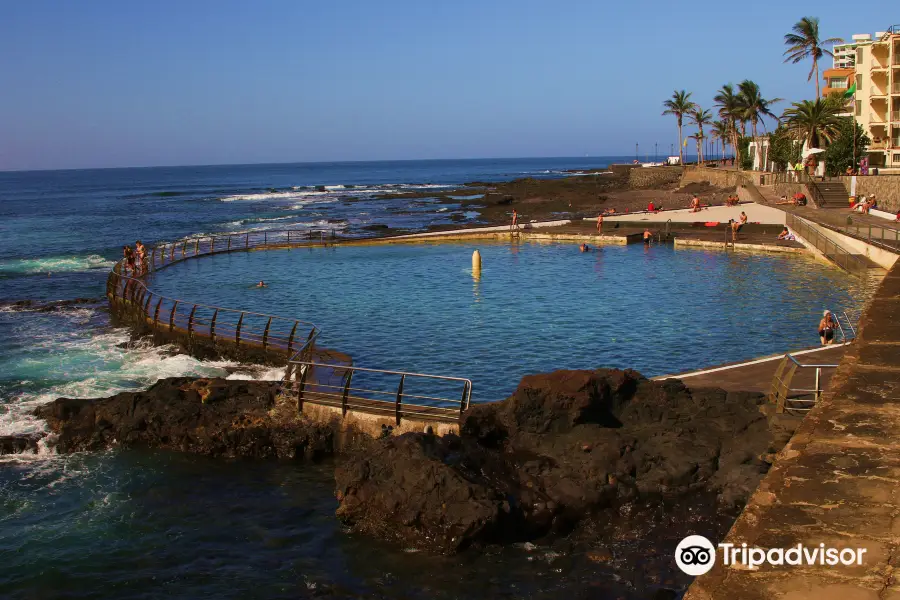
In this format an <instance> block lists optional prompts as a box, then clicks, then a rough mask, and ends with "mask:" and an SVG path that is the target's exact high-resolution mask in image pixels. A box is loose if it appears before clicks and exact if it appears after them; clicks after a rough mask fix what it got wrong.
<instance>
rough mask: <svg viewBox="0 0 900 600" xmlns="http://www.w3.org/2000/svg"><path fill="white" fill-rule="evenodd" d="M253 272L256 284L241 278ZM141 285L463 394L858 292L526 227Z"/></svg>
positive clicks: (722, 345) (163, 275) (735, 262)
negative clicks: (434, 378) (507, 234)
mask: <svg viewBox="0 0 900 600" xmlns="http://www.w3.org/2000/svg"><path fill="white" fill-rule="evenodd" d="M476 248H477V249H479V251H480V252H481V255H482V261H483V267H482V271H481V276H480V278H475V277H473V274H472V269H471V255H472V252H473V250H475V249H476ZM260 279H263V280H265V281H266V282H267V283H268V285H269V287H267V288H264V289H255V288H252V284H253V283H254V282H256V281H259V280H260ZM151 285H152V287H153V288H154V289H155V290H156V291H157V292H159V293H162V294H165V295H169V296H173V297H180V298H183V299H190V300H193V301H197V302H204V303H209V304H217V305H219V306H226V307H232V308H242V309H245V310H255V311H260V312H268V313H273V314H280V315H285V316H291V317H296V318H300V319H304V320H308V321H312V322H314V323H316V324H317V325H319V326H320V327H321V328H322V330H323V333H322V336H321V338H320V344H321V345H324V346H327V347H329V348H334V349H337V350H340V351H342V352H346V353H348V354H350V355H351V356H352V357H353V359H354V362H355V364H357V365H359V366H367V367H375V368H383V369H394V370H406V371H418V372H423V373H434V374H442V375H452V376H459V377H468V378H470V379H472V381H473V399H474V400H477V401H488V400H498V399H502V398H504V397H506V396H508V395H509V394H510V393H511V392H512V391H513V390H514V389H515V387H516V385H517V383H518V381H519V380H520V379H521V377H522V376H523V375H526V374H529V373H539V372H545V371H552V370H554V369H563V368H568V369H592V368H598V367H619V368H625V367H631V368H634V369H637V370H638V371H640V372H641V373H643V374H644V375H645V376H648V377H649V376H655V375H662V374H666V373H675V372H680V371H685V370H689V369H695V368H701V367H705V366H710V365H714V364H721V363H724V362H729V361H737V360H742V359H749V358H753V357H756V356H760V355H763V354H770V353H774V352H782V351H788V350H795V349H799V348H803V347H807V346H811V345H814V344H816V343H817V342H818V338H817V334H816V326H817V324H818V321H819V318H820V317H821V314H822V310H823V309H825V308H829V309H831V310H836V309H841V310H843V309H847V308H851V307H852V308H856V307H859V306H861V305H862V303H863V301H864V297H863V292H862V290H861V289H859V287H858V286H857V283H856V281H855V280H853V279H852V278H851V277H850V276H848V275H846V274H844V273H843V272H842V271H839V270H837V269H835V268H830V267H828V266H826V265H823V264H821V263H819V262H816V261H814V260H813V259H810V258H807V257H804V256H799V255H779V254H746V253H737V254H736V253H725V252H720V251H701V250H677V251H676V250H675V249H674V248H672V247H670V246H653V247H651V248H644V247H643V246H641V245H631V246H607V247H603V248H602V249H600V250H597V251H594V252H590V253H581V252H579V251H578V247H577V246H576V245H575V244H540V243H527V242H526V243H521V244H514V245H509V244H486V243H477V244H476V243H455V244H446V243H445V244H423V245H395V246H358V247H353V246H348V247H332V248H312V249H294V250H275V251H267V252H252V253H242V252H239V253H234V254H225V255H218V256H213V257H207V258H202V259H199V260H191V261H187V262H184V263H181V264H177V265H174V266H172V267H170V268H168V269H165V270H163V271H161V272H159V273H158V274H156V275H155V280H154V281H153V282H152V283H151Z"/></svg>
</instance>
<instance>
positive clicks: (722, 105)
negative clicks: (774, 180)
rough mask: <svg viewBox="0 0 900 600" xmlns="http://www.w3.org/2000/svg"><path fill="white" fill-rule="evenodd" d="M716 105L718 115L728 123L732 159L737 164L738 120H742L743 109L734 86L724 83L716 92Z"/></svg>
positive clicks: (738, 148) (738, 159)
mask: <svg viewBox="0 0 900 600" xmlns="http://www.w3.org/2000/svg"><path fill="white" fill-rule="evenodd" d="M713 100H715V102H716V105H717V106H718V107H719V116H720V117H722V120H723V121H725V123H726V124H727V125H728V130H729V134H730V136H731V147H732V148H734V161H735V163H736V164H737V165H740V164H741V157H740V144H739V143H738V128H737V126H738V122H739V121H742V120H743V109H742V107H741V102H740V97H739V95H738V94H737V93H735V91H734V86H733V85H731V84H730V83H726V84H725V85H723V86H722V89H720V90H719V93H718V94H716V96H715V98H713Z"/></svg>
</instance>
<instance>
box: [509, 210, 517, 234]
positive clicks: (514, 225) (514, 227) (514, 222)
mask: <svg viewBox="0 0 900 600" xmlns="http://www.w3.org/2000/svg"><path fill="white" fill-rule="evenodd" d="M518 228H519V213H517V212H516V209H513V214H512V222H511V223H510V224H509V230H510V231H515V230H517V229H518Z"/></svg>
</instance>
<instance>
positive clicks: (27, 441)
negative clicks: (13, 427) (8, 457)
mask: <svg viewBox="0 0 900 600" xmlns="http://www.w3.org/2000/svg"><path fill="white" fill-rule="evenodd" d="M42 437H43V436H40V435H3V436H0V455H2V454H22V453H31V454H35V453H37V451H38V442H39V441H40V440H41V438H42Z"/></svg>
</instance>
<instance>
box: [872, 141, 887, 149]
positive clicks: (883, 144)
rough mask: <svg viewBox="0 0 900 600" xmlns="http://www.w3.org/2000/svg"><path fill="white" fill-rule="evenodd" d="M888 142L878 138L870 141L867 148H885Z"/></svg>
mask: <svg viewBox="0 0 900 600" xmlns="http://www.w3.org/2000/svg"><path fill="white" fill-rule="evenodd" d="M887 149H888V143H887V140H878V141H877V142H872V144H871V145H870V146H869V150H887Z"/></svg>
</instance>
